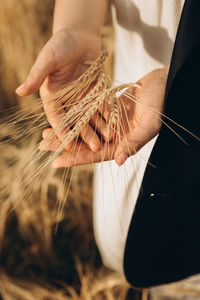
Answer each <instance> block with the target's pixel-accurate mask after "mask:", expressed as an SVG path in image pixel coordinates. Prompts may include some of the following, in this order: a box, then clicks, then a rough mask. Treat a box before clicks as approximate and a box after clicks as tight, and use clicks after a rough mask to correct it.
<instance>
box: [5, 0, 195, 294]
mask: <svg viewBox="0 0 200 300" xmlns="http://www.w3.org/2000/svg"><path fill="white" fill-rule="evenodd" d="M53 5H54V3H53V1H51V0H45V1H40V2H39V1H38V0H20V1H17V0H5V1H2V0H1V1H0V61H1V64H0V75H1V76H0V78H1V80H0V111H1V113H0V115H2V116H3V115H4V109H8V108H12V107H13V106H15V105H20V106H22V107H25V106H26V107H27V106H28V105H29V100H30V99H34V98H37V97H38V94H35V95H32V96H29V97H25V98H23V97H22V98H19V97H17V95H16V94H15V92H14V91H15V89H16V87H17V86H18V85H19V84H20V83H22V82H23V80H24V79H25V77H26V75H27V73H28V71H29V69H30V67H31V66H32V64H33V62H34V61H35V59H36V57H37V55H38V53H39V51H40V50H41V48H42V47H43V45H44V44H45V42H46V41H47V40H48V38H49V37H50V35H51V25H52V14H53ZM102 44H103V46H104V47H106V48H108V50H109V53H110V56H109V59H108V60H107V65H106V69H107V72H108V73H109V74H110V75H111V76H112V65H113V29H112V21H111V16H110V15H109V16H108V17H107V20H106V23H105V26H104V28H103V30H102ZM6 130H7V129H6V128H5V131H6ZM5 135H9V136H14V135H15V132H14V131H13V132H12V130H11V129H9V130H8V132H7V131H6V132H0V139H2V138H3V137H4V136H5ZM40 137H41V132H40V131H39V130H38V132H37V134H35V135H34V136H30V137H29V138H26V139H25V140H23V142H19V143H17V144H14V143H11V144H9V145H0V151H1V156H0V170H1V179H0V188H1V187H2V186H3V184H4V183H5V182H9V183H10V188H9V190H8V191H7V193H8V194H12V195H13V199H14V201H13V203H11V204H10V205H4V202H3V200H2V199H0V203H1V207H0V299H5V300H35V299H37V300H47V299H48V300H53V299H58V300H62V299H63V300H65V299H66V300H67V299H77V300H78V299H87V300H93V299H95V300H101V299H102V300H115V299H119V300H123V299H124V300H125V299H133V300H136V299H137V300H140V299H142V298H141V297H143V299H147V298H145V297H147V292H144V293H143V296H141V297H140V293H139V292H138V293H136V294H135V293H134V295H133V293H132V296H131V293H130V292H129V296H127V293H128V290H129V287H128V284H127V283H126V282H125V281H124V279H123V278H121V277H120V276H119V275H117V274H115V273H114V272H111V271H109V270H107V269H106V268H105V267H103V266H102V262H101V259H100V256H99V253H98V250H97V248H96V246H95V241H94V236H93V230H92V181H93V169H92V167H91V166H84V167H79V168H75V169H74V172H73V174H72V171H71V172H70V174H69V176H68V178H67V183H66V184H62V180H61V179H62V171H54V170H50V171H49V174H48V176H47V177H46V178H45V180H44V182H43V183H42V184H41V182H40V179H38V186H41V188H39V189H37V187H36V188H35V193H34V194H33V196H32V197H31V199H30V200H29V201H28V202H27V201H26V199H21V198H22V197H21V195H22V193H21V190H20V188H23V187H16V186H14V184H13V180H12V179H13V178H14V176H15V172H16V169H17V167H18V165H20V164H21V163H22V162H23V159H24V157H28V156H29V155H30V152H31V150H32V147H33V146H34V145H36V144H37V143H38V141H39V140H40ZM13 159H16V161H17V163H16V165H14V166H13V165H12V168H8V166H7V163H8V162H12V160H13ZM71 176H72V182H71V186H70V190H69V195H68V201H67V204H66V205H65V207H64V211H63V215H62V216H61V217H60V219H59V220H58V219H57V215H56V213H55V208H56V205H55V203H56V198H57V195H58V189H60V188H61V189H62V190H63V195H64V194H65V193H66V192H67V186H68V184H69V181H70V178H71ZM36 183H37V182H36ZM36 185H37V184H36ZM15 201H17V202H19V204H18V205H17V206H15V203H14V202H15ZM10 209H12V213H11V214H9V217H8V218H7V217H6V216H7V213H8V212H9V211H10ZM57 222H59V226H58V228H57V226H56V224H57ZM175 295H176V296H175ZM184 295H185V296H184ZM188 295H189V296H188ZM191 295H193V296H192V297H193V298H191ZM175 297H177V298H175ZM182 297H188V298H184V299H194V300H196V299H200V295H199V290H198V289H197V288H196V285H194V284H193V283H192V285H187V286H186V287H185V285H183V286H181V288H180V287H177V285H172V286H171V287H170V288H169V287H168V286H167V287H165V288H164V289H163V288H157V289H152V291H151V299H163V300H164V299H165V300H166V299H183V298H182ZM149 299H150V296H149Z"/></svg>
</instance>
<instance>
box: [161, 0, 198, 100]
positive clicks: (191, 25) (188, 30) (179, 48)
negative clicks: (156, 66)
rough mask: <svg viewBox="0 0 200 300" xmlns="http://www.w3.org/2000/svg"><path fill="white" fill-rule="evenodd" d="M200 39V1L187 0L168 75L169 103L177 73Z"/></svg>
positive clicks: (166, 94)
mask: <svg viewBox="0 0 200 300" xmlns="http://www.w3.org/2000/svg"><path fill="white" fill-rule="evenodd" d="M199 37H200V1H199V0H186V1H185V4H184V7H183V11H182V14H181V18H180V22H179V26H178V31H177V35H176V40H175V44H174V49H173V53H172V59H171V64H170V70H169V75H168V81H167V87H166V93H165V99H166V101H167V98H168V95H169V92H170V89H171V87H172V85H173V83H174V80H175V78H176V75H177V73H178V72H179V70H180V69H181V66H182V65H183V63H184V61H185V60H186V58H187V56H188V54H189V53H190V52H191V50H192V49H193V48H194V47H195V45H196V43H197V42H198V40H199Z"/></svg>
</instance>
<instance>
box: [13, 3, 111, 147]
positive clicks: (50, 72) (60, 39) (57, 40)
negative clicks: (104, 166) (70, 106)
mask: <svg viewBox="0 0 200 300" xmlns="http://www.w3.org/2000/svg"><path fill="white" fill-rule="evenodd" d="M108 1H109V0H56V5H55V11H54V22H53V35H52V37H51V38H50V40H49V41H48V42H47V43H46V45H45V46H44V47H43V49H42V50H41V52H40V54H39V56H38V58H37V60H36V61H35V63H34V64H33V66H32V68H31V70H30V72H29V74H28V76H27V78H26V80H25V82H24V84H22V85H21V86H20V87H19V88H18V89H17V90H16V92H17V94H18V95H20V96H26V95H29V94H32V93H34V92H36V91H37V90H39V89H40V95H41V97H42V99H44V98H46V97H48V96H49V95H51V94H52V93H54V92H55V91H57V90H59V89H62V88H63V87H64V86H66V84H67V83H68V82H69V81H72V80H74V79H76V78H77V77H79V76H80V75H81V74H82V73H83V72H84V71H85V68H86V66H85V64H84V62H85V61H88V60H94V59H96V58H97V56H98V55H99V53H100V50H101V40H100V31H101V26H102V24H103V21H104V17H105V15H106V10H107V6H108ZM43 105H44V110H45V112H46V115H47V118H48V121H49V123H50V124H51V126H52V128H53V129H55V130H56V128H57V127H58V125H59V122H61V121H62V118H63V115H62V113H63V108H62V103H56V105H55V109H53V108H52V111H51V113H50V112H49V111H48V110H47V103H46V102H45V101H43ZM57 112H59V114H60V115H59V116H58V115H57ZM58 137H59V139H60V140H61V141H62V135H59V136H58ZM81 137H82V139H83V140H84V142H85V143H86V144H87V145H89V147H90V148H91V149H92V150H94V151H97V150H98V149H99V148H100V146H101V143H100V140H99V137H98V136H97V134H96V133H95V132H94V131H93V129H92V127H91V126H90V125H87V126H86V127H85V128H84V131H83V132H82V134H81Z"/></svg>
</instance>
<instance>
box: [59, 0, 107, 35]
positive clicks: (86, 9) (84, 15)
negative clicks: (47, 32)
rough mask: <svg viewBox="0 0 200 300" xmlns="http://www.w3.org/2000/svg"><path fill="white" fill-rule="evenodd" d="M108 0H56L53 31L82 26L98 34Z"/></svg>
mask: <svg viewBox="0 0 200 300" xmlns="http://www.w3.org/2000/svg"><path fill="white" fill-rule="evenodd" d="M107 6H108V0H56V4H55V10H54V21H53V33H55V32H57V31H60V30H62V29H65V28H73V27H76V28H84V29H85V30H88V31H91V32H93V33H95V34H100V31H101V26H102V24H103V21H104V18H105V15H106V11H107Z"/></svg>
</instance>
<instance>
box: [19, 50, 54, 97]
mask: <svg viewBox="0 0 200 300" xmlns="http://www.w3.org/2000/svg"><path fill="white" fill-rule="evenodd" d="M54 61H55V60H54V55H53V53H52V52H50V51H47V50H46V47H44V48H43V50H42V51H41V52H40V54H39V56H38V58H37V59H36V62H35V63H34V65H33V66H32V68H31V70H30V72H29V74H28V76H27V78H26V80H25V82H24V83H23V84H22V85H20V86H19V87H18V88H17V89H16V93H17V94H18V95H19V96H26V95H30V94H32V93H34V92H36V91H38V90H39V88H40V86H41V85H42V83H43V82H44V80H45V78H46V77H47V76H48V75H49V74H50V73H51V72H53V71H54V67H55V62H54Z"/></svg>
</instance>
